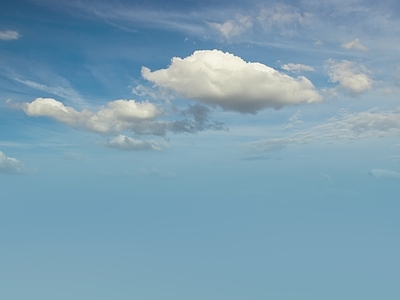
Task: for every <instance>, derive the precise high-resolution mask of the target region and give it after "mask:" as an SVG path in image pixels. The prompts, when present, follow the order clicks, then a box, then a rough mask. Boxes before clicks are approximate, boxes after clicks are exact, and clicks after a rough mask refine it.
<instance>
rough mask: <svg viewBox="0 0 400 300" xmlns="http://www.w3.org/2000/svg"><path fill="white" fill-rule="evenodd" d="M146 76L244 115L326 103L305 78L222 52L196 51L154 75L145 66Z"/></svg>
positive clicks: (144, 72)
mask: <svg viewBox="0 0 400 300" xmlns="http://www.w3.org/2000/svg"><path fill="white" fill-rule="evenodd" d="M142 76H143V77H144V78H145V79H147V80H149V81H151V82H153V83H155V84H156V85H157V86H161V87H165V88H169V89H171V90H173V91H175V92H177V93H178V94H180V95H182V96H184V97H187V98H189V99H196V100H200V101H202V102H204V103H207V104H211V105H219V106H221V107H222V108H223V109H225V110H232V111H238V112H241V113H256V112H257V111H259V110H261V109H264V108H267V107H273V108H275V109H279V108H281V107H283V106H285V105H295V104H300V103H313V102H319V101H321V100H322V97H321V96H320V95H319V93H318V92H317V91H316V90H315V87H314V85H313V84H312V83H311V81H310V80H308V79H307V78H306V77H304V76H299V77H297V78H293V77H290V76H288V75H286V74H282V73H280V72H279V71H277V70H275V69H273V68H271V67H268V66H266V65H264V64H261V63H252V62H245V61H244V60H243V59H241V58H240V57H238V56H235V55H233V54H230V53H224V52H221V51H219V50H203V51H195V52H194V53H193V54H192V55H191V56H188V57H186V58H184V59H182V58H179V57H174V58H173V59H172V60H171V65H170V66H169V67H168V68H167V69H161V70H157V71H153V72H152V71H150V69H148V68H146V67H142Z"/></svg>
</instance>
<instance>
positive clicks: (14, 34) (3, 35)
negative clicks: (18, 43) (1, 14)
mask: <svg viewBox="0 0 400 300" xmlns="http://www.w3.org/2000/svg"><path fill="white" fill-rule="evenodd" d="M19 37H20V34H19V33H18V31H15V30H2V31H0V40H1V41H12V40H18V39H19Z"/></svg>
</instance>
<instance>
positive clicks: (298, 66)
mask: <svg viewBox="0 0 400 300" xmlns="http://www.w3.org/2000/svg"><path fill="white" fill-rule="evenodd" d="M282 69H283V70H286V71H291V72H301V71H315V70H314V68H313V67H311V66H307V65H302V64H293V63H289V64H285V65H283V66H282Z"/></svg>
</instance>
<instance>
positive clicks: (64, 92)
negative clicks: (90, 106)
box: [13, 77, 85, 105]
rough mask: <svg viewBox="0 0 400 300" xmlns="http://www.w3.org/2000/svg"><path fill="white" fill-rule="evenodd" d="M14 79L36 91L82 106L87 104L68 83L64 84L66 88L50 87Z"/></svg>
mask: <svg viewBox="0 0 400 300" xmlns="http://www.w3.org/2000/svg"><path fill="white" fill-rule="evenodd" d="M13 79H14V80H15V81H17V82H19V83H22V84H23V85H25V86H28V87H30V88H33V89H35V90H38V91H43V92H47V93H50V94H53V95H55V96H59V97H61V98H64V99H68V100H70V101H71V102H74V103H78V104H81V105H82V104H84V103H85V100H83V98H82V96H81V94H80V93H79V92H77V91H76V90H74V89H73V88H72V87H71V85H70V84H69V83H68V82H67V83H66V84H64V86H49V85H46V84H43V83H38V82H36V81H33V80H26V79H21V78H18V77H14V78H13Z"/></svg>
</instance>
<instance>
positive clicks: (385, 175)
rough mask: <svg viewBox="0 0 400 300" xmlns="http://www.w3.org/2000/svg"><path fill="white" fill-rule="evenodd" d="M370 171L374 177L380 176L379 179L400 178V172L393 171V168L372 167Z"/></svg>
mask: <svg viewBox="0 0 400 300" xmlns="http://www.w3.org/2000/svg"><path fill="white" fill-rule="evenodd" d="M369 173H370V174H371V175H372V176H373V177H375V178H378V179H392V180H399V179H400V173H398V172H395V171H392V170H386V169H372V170H371V171H370V172H369Z"/></svg>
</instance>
